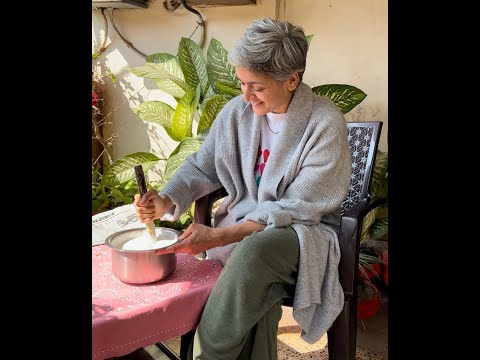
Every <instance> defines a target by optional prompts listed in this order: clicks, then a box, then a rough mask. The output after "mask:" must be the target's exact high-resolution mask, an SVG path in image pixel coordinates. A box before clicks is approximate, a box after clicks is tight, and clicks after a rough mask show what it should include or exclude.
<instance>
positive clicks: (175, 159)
mask: <svg viewBox="0 0 480 360" xmlns="http://www.w3.org/2000/svg"><path fill="white" fill-rule="evenodd" d="M203 140H204V138H203V137H199V136H197V137H195V138H191V137H189V138H186V139H184V140H182V141H181V142H180V144H178V146H177V148H176V149H175V150H174V151H173V152H172V154H171V155H170V157H169V158H168V160H167V166H166V168H165V179H167V181H168V180H170V178H171V177H172V176H173V174H175V172H176V171H177V170H178V168H179V167H180V166H181V165H182V164H183V162H184V161H185V159H186V157H187V156H189V155H190V154H193V153H194V152H196V151H197V150H198V149H200V146H201V145H202V143H203Z"/></svg>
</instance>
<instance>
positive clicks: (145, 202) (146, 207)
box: [133, 189, 173, 223]
mask: <svg viewBox="0 0 480 360" xmlns="http://www.w3.org/2000/svg"><path fill="white" fill-rule="evenodd" d="M133 205H134V206H135V212H136V216H137V218H138V220H140V222H142V223H149V222H152V221H153V220H155V219H160V218H161V217H162V216H163V215H164V214H165V213H166V212H167V211H168V209H170V208H171V207H172V205H173V203H172V201H171V200H170V198H169V197H168V196H166V195H159V194H158V193H157V192H156V191H155V190H153V189H152V190H150V191H148V192H146V193H145V194H144V195H143V196H142V197H141V196H140V194H135V196H134V200H133Z"/></svg>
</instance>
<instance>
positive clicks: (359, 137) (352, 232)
mask: <svg viewBox="0 0 480 360" xmlns="http://www.w3.org/2000/svg"><path fill="white" fill-rule="evenodd" d="M347 127H348V143H349V145H350V155H351V156H352V176H351V183H350V188H349V190H348V194H347V196H346V198H345V200H344V201H343V203H342V206H341V213H342V219H341V223H340V232H339V236H338V241H339V246H340V252H341V254H342V256H341V258H340V264H339V265H338V268H339V275H340V283H341V284H342V288H343V291H344V293H345V297H346V298H351V297H356V293H357V277H358V274H357V273H358V256H359V248H360V236H361V229H362V219H363V217H362V216H361V215H360V214H352V215H351V216H348V217H347V216H345V212H346V211H347V210H348V209H349V208H351V207H352V206H353V205H355V204H357V203H359V202H362V201H363V202H364V203H366V202H367V198H368V195H369V194H368V190H369V187H370V183H371V181H372V173H373V167H374V164H375V157H376V153H377V147H378V141H379V139H380V131H381V129H382V122H380V121H372V122H349V123H347ZM362 206H363V205H362Z"/></svg>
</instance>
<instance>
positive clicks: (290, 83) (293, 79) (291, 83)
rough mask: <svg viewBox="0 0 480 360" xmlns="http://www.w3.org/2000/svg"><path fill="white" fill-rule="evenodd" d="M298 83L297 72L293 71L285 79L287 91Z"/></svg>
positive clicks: (292, 89)
mask: <svg viewBox="0 0 480 360" xmlns="http://www.w3.org/2000/svg"><path fill="white" fill-rule="evenodd" d="M298 83H299V76H298V72H296V71H295V72H294V73H293V74H292V75H291V76H290V77H289V78H288V80H287V88H288V91H294V90H295V89H296V88H297V86H298Z"/></svg>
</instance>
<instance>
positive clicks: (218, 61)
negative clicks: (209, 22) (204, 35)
mask: <svg viewBox="0 0 480 360" xmlns="http://www.w3.org/2000/svg"><path fill="white" fill-rule="evenodd" d="M207 72H208V79H209V80H210V83H211V84H212V86H213V88H214V90H215V92H217V93H221V92H220V90H219V89H218V88H217V85H216V84H217V83H222V84H225V85H227V86H228V87H230V88H233V89H238V90H240V81H239V80H238V78H237V74H236V73H235V68H234V67H233V66H232V65H231V64H230V63H229V62H228V51H227V50H225V48H224V47H223V46H222V44H221V43H220V41H218V40H216V39H215V38H212V39H211V40H210V44H209V46H208V50H207Z"/></svg>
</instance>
